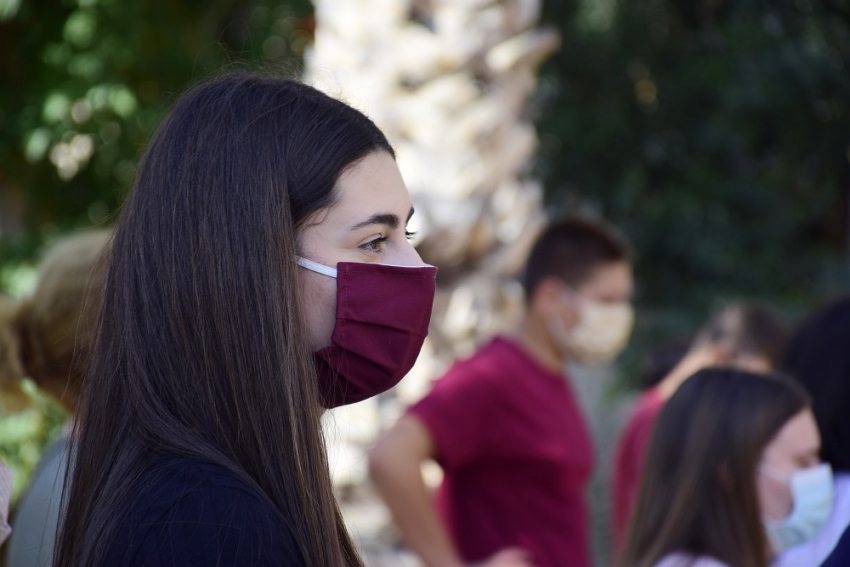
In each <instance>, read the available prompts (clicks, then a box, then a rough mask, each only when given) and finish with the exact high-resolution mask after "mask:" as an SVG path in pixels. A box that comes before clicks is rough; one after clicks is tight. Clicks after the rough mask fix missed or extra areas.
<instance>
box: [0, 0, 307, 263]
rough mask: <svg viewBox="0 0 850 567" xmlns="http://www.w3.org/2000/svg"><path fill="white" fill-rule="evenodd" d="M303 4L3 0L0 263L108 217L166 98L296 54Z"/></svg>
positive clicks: (302, 33) (298, 0)
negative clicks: (11, 223) (7, 222)
mask: <svg viewBox="0 0 850 567" xmlns="http://www.w3.org/2000/svg"><path fill="white" fill-rule="evenodd" d="M311 10H312V8H311V6H310V4H309V0H295V1H293V2H289V3H287V4H281V3H279V2H275V1H272V0H218V1H214V2H202V1H199V0H191V1H183V2H143V1H138V0H131V1H118V0H77V1H69V0H64V1H58V2H57V1H47V0H32V1H29V2H23V3H17V2H8V1H7V2H4V3H3V4H2V5H0V85H3V88H0V172H2V173H0V208H2V207H4V206H5V207H10V208H11V207H12V205H14V206H15V210H16V212H17V214H18V215H19V216H20V217H22V218H21V219H18V220H19V221H21V222H19V223H17V224H20V225H21V227H20V228H19V229H18V230H16V231H11V230H8V229H6V228H5V227H4V226H3V225H2V224H0V264H3V263H8V262H21V261H24V260H26V259H28V258H31V257H32V256H33V255H34V253H35V251H36V250H37V249H38V248H39V247H40V246H41V245H42V244H43V243H44V241H45V240H47V239H49V238H50V237H51V236H52V235H54V234H56V233H62V232H67V231H68V230H70V229H72V228H75V227H79V226H86V225H92V224H100V223H103V222H105V221H107V220H108V219H109V217H110V216H111V215H112V214H113V212H114V211H115V210H116V208H117V206H118V204H119V203H120V201H121V196H122V193H123V190H125V189H126V188H127V187H128V186H129V184H130V183H131V180H132V176H133V173H134V169H135V163H136V160H137V159H138V157H139V154H140V152H141V149H142V148H143V147H144V145H145V143H146V141H147V139H148V138H149V137H150V135H151V134H152V132H153V130H154V129H155V128H156V127H157V125H158V124H159V122H160V120H161V119H162V117H163V116H164V113H165V112H166V111H167V108H168V106H169V104H170V103H171V101H172V100H173V98H174V97H175V96H177V95H179V93H180V92H181V91H183V90H184V89H185V88H186V86H187V85H189V84H191V83H192V82H193V81H195V80H196V79H198V78H201V77H204V76H206V75H209V74H210V73H214V72H216V71H217V70H218V69H220V68H221V67H222V66H225V65H227V64H228V63H230V62H233V61H235V60H239V61H247V62H250V63H251V64H255V65H270V64H277V65H289V66H292V65H293V63H292V62H293V61H294V62H295V63H294V65H298V62H300V59H301V55H302V53H303V50H304V48H305V46H306V45H307V43H308V42H309V39H310V35H311V33H312V19H311V17H310V14H311ZM7 214H9V213H7ZM3 218H4V215H3V214H2V211H0V223H2V222H3Z"/></svg>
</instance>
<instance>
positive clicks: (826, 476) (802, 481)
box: [759, 463, 833, 553]
mask: <svg viewBox="0 0 850 567" xmlns="http://www.w3.org/2000/svg"><path fill="white" fill-rule="evenodd" d="M759 471H760V472H761V473H762V474H765V475H767V476H769V477H771V478H773V479H775V480H778V481H779V482H784V483H786V484H788V486H789V488H790V489H791V496H792V499H793V503H794V504H793V505H794V507H793V509H792V510H791V514H790V515H789V516H788V517H787V518H785V519H783V520H765V522H764V525H765V529H766V530H767V537H768V539H769V540H770V543H771V545H772V546H773V551H774V552H775V553H781V552H783V551H785V550H786V549H788V548H789V547H793V546H795V545H800V544H801V543H805V542H807V541H809V540H810V539H812V538H813V537H814V536H815V535H817V533H818V532H819V531H820V530H821V528H823V526H824V524H826V521H827V520H828V519H829V515H830V514H831V513H832V500H833V493H832V490H833V489H832V487H833V482H832V468H830V466H829V465H828V464H826V463H824V464H822V465H818V466H815V467H811V468H808V469H804V470H800V471H797V472H794V473H792V474H790V475H789V474H787V473H783V472H782V471H778V470H777V469H775V468H774V467H771V466H770V465H767V464H763V465H761V467H759Z"/></svg>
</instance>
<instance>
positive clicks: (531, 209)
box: [0, 0, 850, 565]
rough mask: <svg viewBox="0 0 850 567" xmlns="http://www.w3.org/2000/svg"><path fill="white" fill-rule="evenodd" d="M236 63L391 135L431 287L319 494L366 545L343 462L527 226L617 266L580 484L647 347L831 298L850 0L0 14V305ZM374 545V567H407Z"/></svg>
mask: <svg viewBox="0 0 850 567" xmlns="http://www.w3.org/2000/svg"><path fill="white" fill-rule="evenodd" d="M243 64H248V65H250V66H260V67H264V68H272V69H280V70H283V71H284V72H285V73H287V74H290V75H294V76H302V77H304V78H305V79H306V80H308V81H309V82H311V83H315V84H318V85H320V86H321V87H322V88H324V89H325V90H327V91H329V92H331V94H335V95H337V96H340V97H342V98H344V99H346V100H347V101H349V102H350V103H352V104H354V105H355V106H358V107H360V108H362V109H364V110H365V111H366V112H367V113H368V114H369V115H370V116H372V117H373V118H374V119H375V120H376V122H378V124H379V125H380V126H381V127H382V128H383V129H384V130H385V131H387V133H388V135H389V137H390V139H391V141H392V142H393V143H394V144H395V145H396V147H397V148H398V149H399V162H400V165H401V167H402V171H403V173H404V174H405V179H406V180H407V182H408V184H409V185H410V189H411V193H412V194H413V197H414V201H415V202H416V204H417V211H422V215H421V216H422V220H420V221H419V222H420V225H419V226H418V227H416V228H418V229H419V231H420V236H419V249H420V251H421V253H422V255H423V257H424V258H425V259H426V260H428V261H430V262H432V263H435V264H436V265H438V266H439V267H440V268H441V272H440V273H441V275H440V281H439V285H440V290H441V292H440V293H439V294H438V297H437V309H436V311H435V313H436V315H435V320H434V323H433V325H432V337H431V340H430V341H429V344H428V345H426V350H425V353H424V354H423V360H421V361H420V363H419V364H418V365H417V368H416V369H415V370H414V376H413V379H412V380H410V381H409V384H408V385H407V386H405V387H404V388H403V389H402V391H399V392H395V393H392V394H390V395H389V396H385V397H382V398H381V399H379V400H377V401H374V402H372V403H371V404H369V405H367V406H366V407H365V409H364V408H360V409H357V408H354V409H352V410H350V411H348V413H346V414H345V415H344V416H340V417H339V418H338V423H337V424H336V425H335V427H336V433H335V434H334V435H335V436H336V437H337V438H339V437H342V438H344V439H343V440H342V441H340V442H339V447H341V448H339V449H338V450H337V451H336V453H334V452H333V451H332V457H333V455H334V454H336V455H337V461H338V464H337V467H338V470H342V472H341V473H339V474H338V481H339V482H338V484H339V485H340V487H341V491H342V492H343V493H344V496H345V497H346V498H347V501H348V502H349V503H350V504H351V505H350V506H349V507H348V510H349V513H350V517H351V518H354V520H352V522H354V523H355V524H356V523H357V522H361V521H362V523H363V526H364V527H362V528H361V529H362V531H363V533H364V534H366V535H365V536H364V541H366V540H367V539H368V538H369V537H372V536H374V538H375V539H376V541H378V543H377V544H375V545H376V546H377V547H380V542H384V543H386V545H388V546H390V547H392V546H394V545H395V542H394V540H393V536H392V534H389V535H388V534H387V532H386V529H387V528H386V517H385V515H384V516H382V515H381V512H380V511H374V509H372V508H369V504H368V502H369V499H368V498H367V497H365V496H362V495H360V496H358V495H359V494H360V493H359V492H358V491H359V490H361V488H360V487H361V486H362V485H363V483H364V473H363V472H362V470H361V471H360V472H355V473H351V472H350V471H349V469H350V468H351V467H352V466H353V465H352V464H351V463H360V464H361V465H362V448H363V447H365V446H367V445H368V443H369V442H370V441H371V439H372V438H373V437H374V434H375V433H376V432H377V431H378V430H380V429H381V428H382V427H385V426H386V425H387V424H388V423H391V422H392V419H393V418H394V416H396V415H398V412H399V411H400V408H402V407H403V406H404V405H405V404H406V403H409V402H410V401H412V400H413V399H416V398H417V397H418V396H420V395H421V394H422V392H424V391H425V390H426V389H427V385H428V383H429V381H430V380H431V379H433V378H435V377H436V376H438V375H439V373H440V372H441V371H442V369H444V368H445V366H446V364H448V362H449V361H450V360H451V359H452V358H453V357H455V356H459V355H463V354H466V353H469V352H471V350H472V348H474V345H475V344H477V343H478V342H479V341H480V340H481V339H482V337H485V336H486V335H488V334H492V333H493V332H495V331H496V330H498V329H499V328H502V327H503V326H504V325H505V324H506V322H508V321H510V319H511V317H513V316H515V314H516V309H517V306H518V305H519V304H521V298H519V297H518V291H517V287H516V285H515V283H514V280H513V279H512V276H513V275H515V273H516V271H517V270H518V268H519V266H521V260H522V257H523V254H524V252H525V250H526V248H527V243H528V241H529V240H530V239H531V238H532V237H533V235H534V233H535V231H536V230H537V229H538V228H539V227H540V225H541V223H542V222H543V219H545V218H546V217H547V216H548V217H554V216H558V215H562V214H567V213H576V214H585V215H589V216H598V217H603V218H605V219H607V220H608V221H610V222H612V223H613V224H615V225H616V226H618V227H619V228H620V229H621V230H622V232H623V233H625V234H626V235H627V236H628V238H629V239H630V240H631V242H632V243H633V245H634V247H635V250H636V264H635V269H636V281H637V284H638V288H637V296H636V307H637V310H638V315H637V326H636V330H635V335H634V338H633V341H632V344H631V346H630V348H629V350H628V351H627V352H626V353H625V354H624V355H623V356H622V357H621V359H620V361H619V363H618V365H617V366H615V367H612V368H607V369H602V370H598V369H597V370H593V371H590V370H582V369H577V370H576V372H575V375H576V380H577V387H578V388H579V390H580V391H581V392H582V397H583V399H584V401H585V410H586V412H588V414H589V415H590V418H591V421H594V423H595V425H596V429H595V433H596V435H597V445H598V450H599V451H600V452H601V453H602V455H601V457H600V459H601V462H600V464H599V468H600V470H604V469H605V468H606V466H605V463H606V462H607V457H606V455H607V453H609V452H610V449H611V448H610V443H611V439H610V437H611V435H612V433H611V432H613V431H616V428H617V426H618V424H619V421H618V420H619V419H620V418H621V417H620V416H621V415H622V411H624V410H623V409H622V408H625V407H627V405H628V401H629V399H630V397H629V396H630V395H631V393H632V392H634V391H635V390H636V389H637V388H639V387H640V386H642V384H641V383H640V378H639V376H640V374H641V372H640V369H641V361H642V360H643V358H644V357H645V355H646V354H647V352H649V350H650V349H652V348H654V347H656V346H658V345H663V344H675V342H676V341H681V340H682V338H683V337H687V336H689V335H690V334H691V333H693V331H694V330H695V329H696V327H697V325H698V324H699V323H700V322H701V321H703V320H704V319H705V318H706V316H707V314H708V313H709V312H710V310H711V309H712V308H714V307H715V306H717V305H718V304H719V303H722V302H723V301H727V300H738V299H758V300H761V301H763V302H768V303H770V304H772V305H774V306H775V307H777V308H778V309H779V310H780V311H781V312H783V313H784V314H785V315H786V316H787V318H788V321H789V322H792V323H793V322H794V321H796V320H797V319H798V318H799V317H800V316H801V315H802V314H803V313H804V312H805V311H806V310H808V309H810V308H812V307H813V306H815V305H817V304H820V303H822V302H823V301H825V300H827V299H829V298H831V297H834V296H835V295H836V294H838V293H840V292H842V291H844V292H846V291H847V290H848V289H850V222H848V218H849V217H850V74H848V70H849V69H850V2H847V1H845V0H793V1H792V0H774V1H772V2H764V1H753V0H737V1H735V2H732V1H729V0H697V1H682V0H545V1H543V2H540V1H539V0H535V1H531V0H502V1H496V0H454V1H449V0H349V1H339V0H337V1H334V0H316V2H315V5H314V3H311V2H308V1H306V0H297V1H289V2H281V1H277V0H215V1H199V0H174V1H172V2H147V1H144V0H121V1H119V0H29V1H26V2H25V1H23V0H0V292H2V293H6V294H8V295H11V296H13V297H22V296H25V295H26V294H27V293H29V292H30V291H31V289H32V286H33V283H34V281H35V278H36V273H37V266H38V262H39V259H40V257H41V255H42V254H43V253H44V250H45V249H46V248H47V247H49V245H50V244H51V243H53V242H55V241H56V240H57V239H59V238H61V237H62V236H63V235H66V234H69V233H72V232H76V231H79V230H82V229H85V228H89V227H94V226H108V225H109V224H110V223H112V222H113V221H114V220H115V218H116V217H117V215H118V213H119V211H120V205H121V202H122V200H123V198H124V196H125V195H126V193H127V191H128V189H129V187H130V185H131V183H132V179H133V174H134V169H135V164H136V161H137V160H138V158H139V156H140V154H141V152H142V151H143V149H144V147H145V143H146V141H147V140H148V138H149V137H150V136H151V134H152V133H153V131H154V130H155V129H156V127H157V125H158V124H159V122H160V120H161V119H162V118H163V116H164V115H165V114H166V113H167V111H168V109H169V107H170V105H171V104H172V102H173V101H174V100H175V98H176V97H177V96H179V94H180V93H181V92H182V91H184V90H185V89H186V88H187V87H188V86H190V85H191V84H192V83H193V82H195V81H198V80H200V79H202V78H204V77H208V76H210V75H211V74H214V73H216V72H218V71H220V70H221V69H222V68H226V67H229V66H234V65H243ZM417 216H420V215H417ZM494 282H495V283H494ZM670 341H673V342H672V343H671V342H670ZM674 350H675V349H674ZM28 388H29V392H30V394H31V395H32V396H33V399H34V404H33V406H32V407H31V408H30V409H28V410H27V411H25V412H19V413H16V414H12V415H7V416H4V417H2V419H0V458H2V459H3V460H4V461H6V462H7V463H9V464H10V465H11V466H13V467H15V469H16V471H18V474H17V475H16V479H15V480H16V491H17V494H19V493H20V491H21V490H22V489H23V488H24V486H25V484H26V480H27V475H28V474H29V473H30V472H31V470H32V468H33V467H34V466H35V464H36V463H37V462H38V459H39V457H40V454H41V452H42V451H43V450H44V448H45V447H46V446H47V445H48V444H49V442H50V440H51V439H52V438H53V437H54V436H55V435H56V434H57V433H58V432H59V430H60V429H61V427H62V424H63V422H64V419H65V416H64V415H63V413H62V412H61V410H59V409H58V408H57V407H56V405H55V404H54V403H52V402H51V401H50V400H49V399H48V398H46V397H45V396H43V395H40V394H39V393H38V392H37V391H36V390H35V388H34V387H32V386H31V385H30V386H28ZM405 388H406V389H405ZM603 407H604V408H609V407H614V408H615V411H610V412H609V411H607V410H606V411H601V410H600V408H603ZM358 412H359V413H358ZM601 414H605V415H606V416H613V417H606V419H607V420H608V421H606V422H605V423H598V422H599V421H600V419H601V418H599V417H598V415H601ZM339 422H341V423H343V424H344V425H342V426H340V425H339ZM351 423H354V424H356V425H354V426H352V425H351ZM333 427H334V426H331V428H332V429H333ZM352 431H354V433H352ZM332 437H333V435H332ZM349 438H351V439H353V440H351V441H350V442H349ZM339 455H342V456H339ZM360 468H361V469H362V466H361V467H360ZM435 474H436V473H435ZM604 485H605V483H604V479H603V480H599V481H598V482H597V484H596V485H595V486H596V489H594V490H596V491H597V492H596V493H594V494H595V496H594V502H595V506H596V509H595V513H596V515H597V516H596V518H597V523H598V525H600V526H602V525H604V524H605V523H606V522H607V520H606V517H605V514H606V509H607V504H606V503H605V498H607V495H606V494H604V493H605V489H604ZM369 510H372V511H369ZM370 514H371V515H370ZM355 527H356V526H355ZM600 529H601V528H600ZM370 534H371V535H370ZM597 540H598V542H601V543H599V544H598V546H597V547H598V550H597V553H598V555H599V558H600V561H601V562H604V561H605V558H606V555H605V553H606V551H605V547H606V546H605V544H604V540H605V536H603V535H598V536H597ZM370 545H372V544H371V543H369V542H368V541H366V543H364V546H365V547H366V548H369V546H370ZM377 547H376V548H375V550H373V551H370V553H373V554H374V559H373V561H372V563H373V564H375V565H379V564H387V565H390V564H403V561H404V559H403V558H402V556H401V555H398V554H396V555H393V557H394V559H392V560H386V561H387V562H385V563H382V561H384V560H382V559H381V558H380V554H381V553H382V552H381V551H380V550H379V549H377ZM369 549H371V548H369Z"/></svg>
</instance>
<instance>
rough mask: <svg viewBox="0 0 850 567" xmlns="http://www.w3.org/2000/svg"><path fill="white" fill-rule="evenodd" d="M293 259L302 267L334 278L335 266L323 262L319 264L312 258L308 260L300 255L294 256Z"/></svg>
mask: <svg viewBox="0 0 850 567" xmlns="http://www.w3.org/2000/svg"><path fill="white" fill-rule="evenodd" d="M295 261H296V262H298V265H299V266H301V267H302V268H306V269H308V270H310V271H311V272H316V273H317V274H322V275H324V276H329V277H331V278H336V275H337V270H336V268H331V267H330V266H325V265H324V264H319V263H318V262H314V261H312V260H308V259H307V258H302V257H301V256H296V257H295Z"/></svg>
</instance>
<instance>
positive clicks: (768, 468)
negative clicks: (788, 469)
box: [759, 463, 791, 485]
mask: <svg viewBox="0 0 850 567" xmlns="http://www.w3.org/2000/svg"><path fill="white" fill-rule="evenodd" d="M759 472H760V473H761V474H763V475H765V476H767V477H770V478H772V479H773V480H775V481H777V482H781V483H782V484H786V485H787V484H789V483H790V481H791V474H790V473H785V472H784V471H781V470H779V469H777V468H776V467H774V466H772V465H769V464H767V463H762V464H760V465H759Z"/></svg>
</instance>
